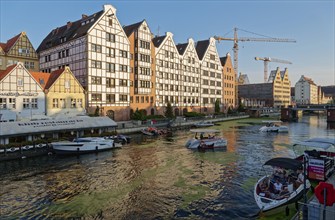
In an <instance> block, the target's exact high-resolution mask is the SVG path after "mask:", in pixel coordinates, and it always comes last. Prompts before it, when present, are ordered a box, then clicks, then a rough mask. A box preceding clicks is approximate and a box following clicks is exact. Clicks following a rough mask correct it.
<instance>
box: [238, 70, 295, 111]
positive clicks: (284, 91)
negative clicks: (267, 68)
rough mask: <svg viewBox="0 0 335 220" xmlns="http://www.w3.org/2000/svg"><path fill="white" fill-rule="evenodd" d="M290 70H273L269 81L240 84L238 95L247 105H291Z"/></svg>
mask: <svg viewBox="0 0 335 220" xmlns="http://www.w3.org/2000/svg"><path fill="white" fill-rule="evenodd" d="M290 87H291V82H290V80H289V78H288V70H287V69H285V70H284V71H280V70H279V68H277V69H276V70H274V71H271V73H270V76H269V80H268V82H267V83H258V84H245V85H239V89H238V90H239V92H238V96H239V99H240V100H241V101H242V103H243V104H244V105H245V106H246V107H275V108H280V107H287V106H288V105H291V88H290Z"/></svg>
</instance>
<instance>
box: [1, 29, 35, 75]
mask: <svg viewBox="0 0 335 220" xmlns="http://www.w3.org/2000/svg"><path fill="white" fill-rule="evenodd" d="M18 62H21V63H23V64H24V66H25V68H26V69H28V70H31V71H38V68H39V63H38V56H37V53H36V51H35V49H34V47H33V45H32V44H31V42H30V40H29V38H28V36H27V34H26V32H21V33H20V34H18V35H16V36H15V37H13V38H11V39H9V40H8V41H7V42H6V43H0V70H5V69H6V68H7V67H8V66H11V65H13V64H16V63H18Z"/></svg>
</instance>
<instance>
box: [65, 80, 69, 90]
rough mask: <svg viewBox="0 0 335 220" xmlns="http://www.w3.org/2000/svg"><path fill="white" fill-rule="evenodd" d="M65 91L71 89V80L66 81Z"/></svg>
mask: <svg viewBox="0 0 335 220" xmlns="http://www.w3.org/2000/svg"><path fill="white" fill-rule="evenodd" d="M65 89H70V80H65Z"/></svg>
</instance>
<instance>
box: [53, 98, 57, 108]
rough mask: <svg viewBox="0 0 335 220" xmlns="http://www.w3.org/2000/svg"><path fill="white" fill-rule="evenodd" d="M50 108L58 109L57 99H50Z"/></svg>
mask: <svg viewBox="0 0 335 220" xmlns="http://www.w3.org/2000/svg"><path fill="white" fill-rule="evenodd" d="M52 107H53V108H58V99H52Z"/></svg>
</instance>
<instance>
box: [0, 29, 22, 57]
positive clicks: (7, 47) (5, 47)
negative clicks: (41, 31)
mask: <svg viewBox="0 0 335 220" xmlns="http://www.w3.org/2000/svg"><path fill="white" fill-rule="evenodd" d="M21 34H22V33H19V34H18V35H16V36H15V37H13V38H11V39H9V40H8V41H7V43H0V46H1V47H2V49H3V50H4V51H5V53H7V52H8V51H9V50H10V48H12V46H13V45H14V44H15V43H16V41H17V40H18V39H19V37H20V36H21Z"/></svg>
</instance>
